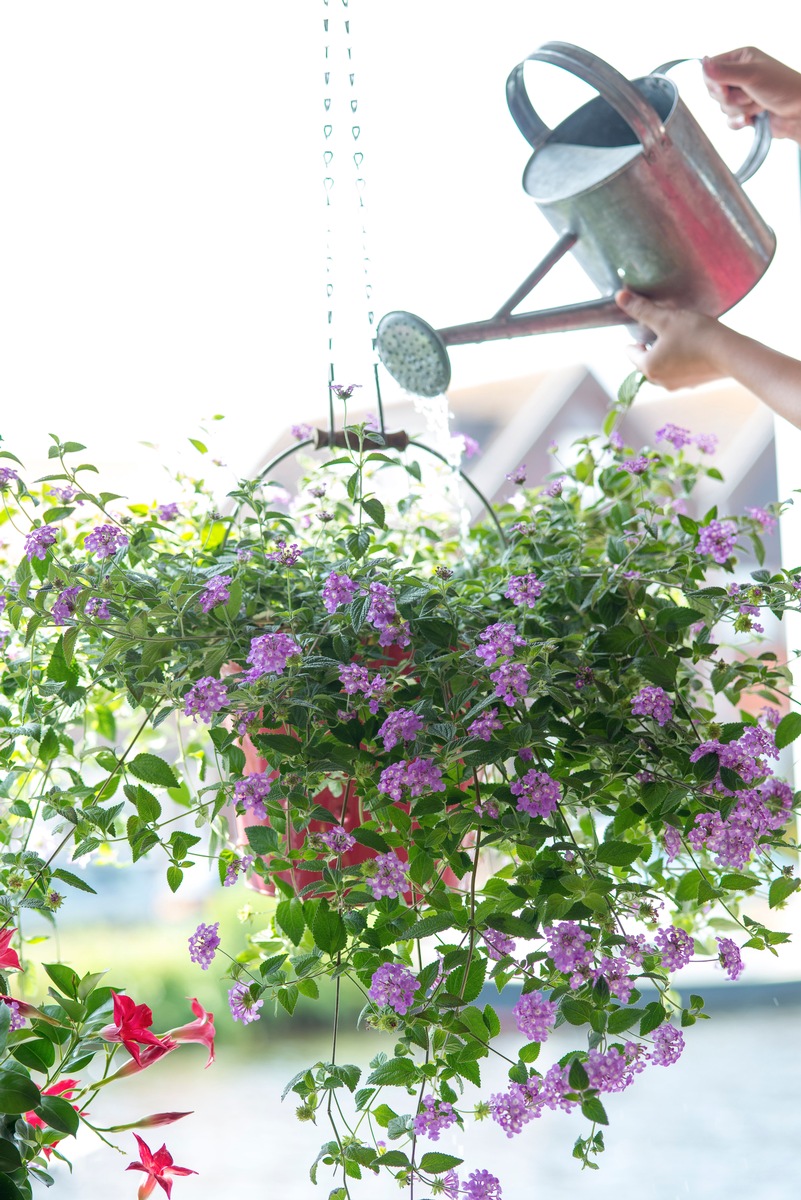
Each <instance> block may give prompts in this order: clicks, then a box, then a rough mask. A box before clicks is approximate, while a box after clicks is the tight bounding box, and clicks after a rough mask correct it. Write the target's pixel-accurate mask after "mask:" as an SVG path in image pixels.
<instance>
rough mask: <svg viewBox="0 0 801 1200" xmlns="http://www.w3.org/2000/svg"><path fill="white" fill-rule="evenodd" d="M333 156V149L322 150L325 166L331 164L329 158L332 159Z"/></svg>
mask: <svg viewBox="0 0 801 1200" xmlns="http://www.w3.org/2000/svg"><path fill="white" fill-rule="evenodd" d="M333 157H334V151H333V150H324V151H323V161H324V162H325V165H326V166H327V167H330V166H331V159H332V158H333Z"/></svg>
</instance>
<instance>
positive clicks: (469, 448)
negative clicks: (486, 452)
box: [453, 433, 481, 458]
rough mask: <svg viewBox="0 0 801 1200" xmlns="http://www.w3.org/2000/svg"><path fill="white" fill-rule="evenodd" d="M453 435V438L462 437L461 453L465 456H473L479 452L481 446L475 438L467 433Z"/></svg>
mask: <svg viewBox="0 0 801 1200" xmlns="http://www.w3.org/2000/svg"><path fill="white" fill-rule="evenodd" d="M453 436H454V438H461V439H462V454H463V455H464V456H465V458H475V457H476V455H477V454H478V453H479V452H480V450H481V447H480V446H479V444H478V442H477V441H476V439H475V438H473V437H471V436H470V434H469V433H454V435H453Z"/></svg>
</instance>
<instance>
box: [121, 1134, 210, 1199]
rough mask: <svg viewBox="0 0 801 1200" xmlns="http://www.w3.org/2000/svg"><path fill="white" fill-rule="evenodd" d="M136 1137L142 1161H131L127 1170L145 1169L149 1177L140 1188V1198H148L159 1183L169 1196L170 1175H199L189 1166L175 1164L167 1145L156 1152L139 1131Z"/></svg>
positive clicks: (170, 1188)
mask: <svg viewBox="0 0 801 1200" xmlns="http://www.w3.org/2000/svg"><path fill="white" fill-rule="evenodd" d="M134 1137H135V1138H136V1140H137V1142H138V1143H139V1153H140V1154H141V1155H142V1161H141V1162H133V1163H129V1165H128V1166H127V1167H126V1168H125V1169H126V1171H144V1172H145V1174H146V1175H147V1179H146V1180H145V1182H144V1183H143V1184H142V1186H141V1187H140V1189H139V1200H147V1197H148V1196H149V1195H150V1193H151V1192H152V1191H153V1188H154V1187H155V1186H156V1184H157V1183H158V1184H160V1185H161V1187H163V1188H164V1191H165V1192H166V1193H167V1196H168V1197H169V1196H170V1194H171V1192H172V1180H171V1179H168V1178H167V1176H168V1175H197V1171H192V1170H190V1168H189V1167H176V1166H174V1165H173V1161H172V1155H171V1154H170V1152H169V1150H168V1149H167V1147H166V1146H162V1147H161V1149H160V1150H157V1151H156V1152H155V1154H154V1153H153V1151H152V1150H151V1149H150V1147H149V1146H148V1145H147V1143H146V1142H143V1141H142V1139H141V1138H140V1136H139V1134H138V1133H135V1134H134Z"/></svg>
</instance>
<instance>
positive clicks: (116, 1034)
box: [100, 992, 172, 1067]
mask: <svg viewBox="0 0 801 1200" xmlns="http://www.w3.org/2000/svg"><path fill="white" fill-rule="evenodd" d="M111 994H112V996H113V997H114V1024H113V1025H106V1026H105V1028H103V1029H101V1031H100V1036H101V1037H102V1038H105V1039H106V1041H107V1042H122V1044H123V1046H124V1047H125V1049H126V1050H127V1051H128V1053H129V1054H130V1056H131V1058H132V1059H133V1060H134V1061H135V1063H136V1064H137V1066H140V1067H141V1066H142V1058H141V1051H140V1049H139V1046H138V1044H137V1043H140V1042H141V1043H142V1045H146V1046H165V1041H164V1039H162V1038H158V1037H156V1035H155V1033H151V1031H150V1026H151V1025H152V1024H153V1013H152V1012H151V1011H150V1009H149V1008H148V1006H147V1005H146V1004H134V1002H133V1000H132V999H131V997H130V996H120V995H118V994H117V993H116V992H112V993H111ZM166 1049H170V1050H171V1049H172V1046H166ZM157 1057H159V1058H160V1057H161V1055H158V1056H157Z"/></svg>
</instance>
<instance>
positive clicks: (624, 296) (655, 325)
mask: <svg viewBox="0 0 801 1200" xmlns="http://www.w3.org/2000/svg"><path fill="white" fill-rule="evenodd" d="M615 303H616V304H617V306H618V308H622V309H623V312H624V313H626V314H627V315H628V316H629V317H634V319H635V321H637V322H638V323H639V324H640V325H645V326H647V327H648V329H653V331H654V332H655V333H659V332H660V328H661V327H662V326H663V325H664V323H665V319H666V317H668V316H669V313H670V310H669V309H666V308H665V306H664V305H662V304H655V303H654V301H653V300H648V299H646V297H645V296H641V295H640V294H639V292H631V291H629V289H628V288H624V289H623V291H620V292H618V293H617V295H616V296H615Z"/></svg>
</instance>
